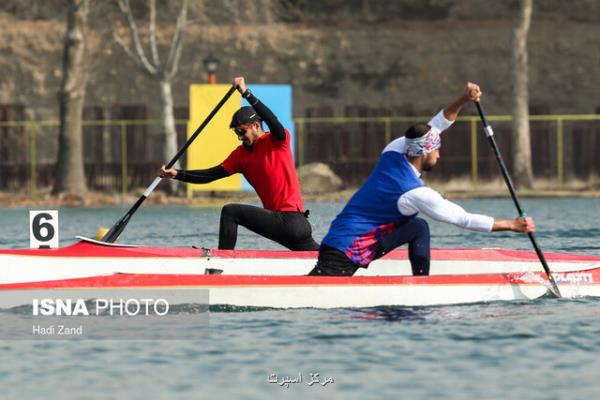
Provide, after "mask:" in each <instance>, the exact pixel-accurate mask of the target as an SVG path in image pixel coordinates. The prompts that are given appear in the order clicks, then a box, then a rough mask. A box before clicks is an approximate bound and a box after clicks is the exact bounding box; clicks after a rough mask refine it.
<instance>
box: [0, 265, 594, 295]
mask: <svg viewBox="0 0 600 400" xmlns="http://www.w3.org/2000/svg"><path fill="white" fill-rule="evenodd" d="M556 277H558V279H557V282H558V283H568V282H571V283H576V284H598V283H600V268H596V269H592V270H587V271H581V272H580V271H572V272H565V273H559V274H555V278H556ZM545 278H546V275H545V274H544V273H541V272H536V273H535V274H533V273H531V272H527V273H511V274H482V275H434V276H353V277H315V276H290V275H282V276H258V275H176V274H120V273H119V274H113V275H103V276H93V277H86V278H75V279H63V280H55V281H40V282H26V283H10V284H0V290H19V289H20V290H33V289H62V288H94V287H95V288H99V287H191V286H196V287H239V286H347V285H364V286H371V285H495V284H511V283H513V284H533V285H539V284H540V282H541V281H545V280H546V279H545Z"/></svg>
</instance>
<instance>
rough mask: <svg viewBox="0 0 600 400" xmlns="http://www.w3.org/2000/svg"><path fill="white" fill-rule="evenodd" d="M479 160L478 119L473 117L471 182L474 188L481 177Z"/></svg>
mask: <svg viewBox="0 0 600 400" xmlns="http://www.w3.org/2000/svg"><path fill="white" fill-rule="evenodd" d="M477 161H478V159H477V120H476V119H475V118H471V183H472V185H473V188H475V187H476V186H477V180H478V178H479V176H478V171H477Z"/></svg>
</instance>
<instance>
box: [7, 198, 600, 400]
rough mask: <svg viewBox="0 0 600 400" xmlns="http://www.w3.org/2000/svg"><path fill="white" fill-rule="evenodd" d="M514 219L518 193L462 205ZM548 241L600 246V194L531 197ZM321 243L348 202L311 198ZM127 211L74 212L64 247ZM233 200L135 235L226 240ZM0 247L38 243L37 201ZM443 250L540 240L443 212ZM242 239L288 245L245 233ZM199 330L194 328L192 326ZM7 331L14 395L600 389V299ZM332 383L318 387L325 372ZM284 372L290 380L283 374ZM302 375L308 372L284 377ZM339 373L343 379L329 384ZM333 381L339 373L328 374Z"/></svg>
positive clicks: (555, 247) (418, 394)
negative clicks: (98, 335)
mask: <svg viewBox="0 0 600 400" xmlns="http://www.w3.org/2000/svg"><path fill="white" fill-rule="evenodd" d="M459 203H460V204H461V205H463V206H464V207H465V208H466V209H468V210H470V211H472V212H478V213H484V214H489V215H493V216H499V217H505V218H509V217H512V216H513V215H514V208H513V205H512V203H511V202H510V201H509V200H471V201H461V202H459ZM523 203H524V207H525V209H526V210H527V211H528V212H529V214H530V215H532V216H533V217H534V218H535V219H536V222H537V226H538V233H537V238H538V241H539V243H540V245H541V247H542V249H543V250H545V251H559V252H568V253H580V254H590V255H600V240H599V238H600V227H599V225H598V224H599V221H600V200H594V199H543V200H542V199H539V200H537V199H536V200H533V199H532V200H529V199H528V200H525V201H524V202H523ZM308 206H309V208H310V209H311V218H310V220H311V222H312V224H313V228H314V236H315V239H317V240H320V239H321V238H322V237H323V236H324V235H325V233H326V231H327V228H328V226H329V223H330V222H331V220H332V219H333V217H334V216H335V215H336V213H337V212H339V210H340V209H341V207H342V206H343V204H342V203H334V204H318V203H315V204H309V205H308ZM125 211H126V208H108V207H107V208H86V209H80V208H64V209H60V217H59V218H60V235H61V245H67V244H69V243H72V242H73V241H74V239H73V237H74V236H75V235H84V236H94V234H95V232H96V229H97V228H98V227H99V226H111V225H112V224H113V223H114V222H115V221H116V220H117V219H118V218H119V217H120V216H122V215H123V213H124V212H125ZM218 218H219V209H215V208H192V207H172V206H171V207H159V206H148V207H145V206H144V207H142V208H141V209H140V210H139V211H138V212H137V213H136V214H135V216H134V217H133V219H132V221H131V222H130V223H129V225H128V227H127V229H126V230H125V233H124V235H123V237H122V239H121V241H123V242H128V243H136V244H144V245H151V246H168V247H188V246H191V245H197V246H204V247H215V246H216V244H217V239H218V238H217V231H218ZM0 221H2V224H1V226H0V247H2V248H18V247H27V246H28V245H29V230H28V222H29V215H28V210H25V209H2V210H0ZM431 231H432V246H433V247H501V248H509V249H524V250H528V249H530V244H529V242H528V240H527V238H526V237H524V236H521V235H515V234H511V233H494V234H480V233H473V232H468V231H464V230H460V229H458V228H454V227H452V226H448V225H444V224H440V223H435V222H431ZM238 248H264V249H280V247H279V246H278V245H277V244H275V243H271V242H269V241H267V240H264V239H260V238H258V237H256V236H255V235H254V234H252V233H251V232H248V231H246V230H243V229H242V230H240V236H239V240H238ZM184 336H185V335H184ZM193 337H194V339H193V340H177V341H174V340H168V341H167V340H165V341H131V340H129V341H127V340H124V341H92V340H84V341H68V340H66V341H2V342H0V355H1V359H2V363H0V385H1V386H0V387H1V388H2V391H1V394H0V398H2V399H5V398H14V399H30V398H64V399H115V398H122V399H155V398H162V399H179V398H181V399H188V398H190V399H191V398H194V399H204V398H211V399H221V398H227V399H269V398H276V397H277V398H279V397H283V398H290V399H307V398H310V399H312V398H314V399H338V398H339V399H350V398H352V399H437V398H441V399H593V398H598V397H599V395H600V383H599V381H600V380H599V376H600V375H599V373H600V372H599V371H600V356H599V355H600V299H593V298H583V299H578V300H556V299H541V300H537V301H530V302H510V303H492V304H472V305H456V306H444V307H417V308H415V307H408V308H402V307H392V308H370V309H336V310H312V309H307V310H287V311H284V310H266V311H248V310H242V311H240V310H237V311H232V310H220V311H217V312H211V313H210V326H209V329H208V330H207V332H206V334H205V336H201V337H200V338H198V336H197V335H196V336H193ZM316 373H318V374H319V377H320V382H321V383H316V384H313V385H310V386H309V385H308V383H309V382H310V381H311V374H313V375H312V376H313V377H314V374H316ZM273 374H276V375H277V377H278V379H279V381H278V382H277V383H270V382H269V379H270V377H272V376H273ZM300 375H301V376H302V379H303V382H302V383H294V382H291V383H288V384H287V385H286V384H283V385H281V384H280V383H283V380H284V379H285V377H289V378H290V380H293V379H298V377H299V376H300ZM326 378H331V380H332V381H333V382H331V381H330V382H328V383H325V380H326ZM324 383H325V384H324Z"/></svg>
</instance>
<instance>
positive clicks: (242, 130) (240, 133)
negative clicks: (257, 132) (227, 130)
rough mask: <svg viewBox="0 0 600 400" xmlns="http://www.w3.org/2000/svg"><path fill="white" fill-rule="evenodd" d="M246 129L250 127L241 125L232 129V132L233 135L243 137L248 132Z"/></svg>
mask: <svg viewBox="0 0 600 400" xmlns="http://www.w3.org/2000/svg"><path fill="white" fill-rule="evenodd" d="M248 129H250V126H248V125H242V126H238V127H236V128H233V131H234V132H235V134H236V135H237V136H245V135H246V133H247V132H248Z"/></svg>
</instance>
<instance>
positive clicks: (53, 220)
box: [29, 210, 58, 249]
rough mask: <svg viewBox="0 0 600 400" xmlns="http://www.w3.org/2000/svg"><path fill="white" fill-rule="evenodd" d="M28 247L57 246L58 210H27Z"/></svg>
mask: <svg viewBox="0 0 600 400" xmlns="http://www.w3.org/2000/svg"><path fill="white" fill-rule="evenodd" d="M29 247H31V248H36V249H49V248H57V247H58V210H36V211H29Z"/></svg>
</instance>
